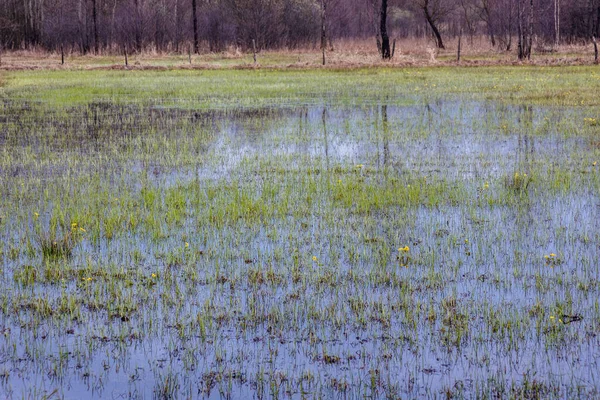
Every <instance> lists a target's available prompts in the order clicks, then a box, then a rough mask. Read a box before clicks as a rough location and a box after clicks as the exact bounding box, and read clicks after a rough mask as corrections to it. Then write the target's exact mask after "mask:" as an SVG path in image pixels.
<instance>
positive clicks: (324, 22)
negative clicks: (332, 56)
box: [321, 0, 327, 65]
mask: <svg viewBox="0 0 600 400" xmlns="http://www.w3.org/2000/svg"><path fill="white" fill-rule="evenodd" d="M325 1H326V0H321V52H322V53H323V65H325V50H326V48H327V30H326V26H327V5H326V4H325Z"/></svg>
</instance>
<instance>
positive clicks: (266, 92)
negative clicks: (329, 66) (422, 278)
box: [2, 66, 600, 108]
mask: <svg viewBox="0 0 600 400" xmlns="http://www.w3.org/2000/svg"><path fill="white" fill-rule="evenodd" d="M3 76H4V77H3V80H4V82H5V84H4V86H3V88H2V94H3V96H4V97H10V98H19V99H24V100H25V99H26V100H32V101H42V102H44V103H47V104H51V105H60V106H73V105H81V104H86V103H90V102H94V101H108V102H117V103H134V104H154V103H159V104H161V105H163V106H178V107H179V106H180V107H186V108H198V107H200V108H236V107H253V108H256V107H263V106H286V105H298V104H314V103H321V102H329V103H332V104H352V105H360V104H369V103H370V102H377V101H379V100H380V99H387V100H386V101H387V102H389V103H390V104H404V103H406V102H411V101H414V100H415V98H419V99H420V98H425V99H427V100H435V99H439V98H447V97H448V96H453V97H461V98H465V97H470V98H473V99H489V100H496V101H502V102H506V103H511V104H520V103H527V104H539V105H559V106H576V105H577V106H580V105H583V106H588V107H591V106H598V105H600V100H598V96H597V95H596V94H597V91H598V88H599V87H600V72H599V71H598V68H596V67H594V66H581V67H530V66H518V67H486V68H475V67H474V68H454V67H438V68H436V67H427V68H407V69H402V68H399V69H385V68H361V69H356V70H340V71H335V70H334V71H331V70H255V71H236V70H227V71H214V70H207V71H185V70H172V71H102V70H96V71H27V72H18V73H8V72H6V73H3Z"/></svg>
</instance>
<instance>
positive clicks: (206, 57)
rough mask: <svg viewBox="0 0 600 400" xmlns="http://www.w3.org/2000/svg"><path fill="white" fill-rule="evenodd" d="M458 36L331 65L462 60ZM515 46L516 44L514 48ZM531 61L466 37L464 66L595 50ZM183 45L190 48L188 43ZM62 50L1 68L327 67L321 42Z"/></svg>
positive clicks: (334, 52) (346, 56) (340, 52)
mask: <svg viewBox="0 0 600 400" xmlns="http://www.w3.org/2000/svg"><path fill="white" fill-rule="evenodd" d="M457 44H458V38H448V39H447V40H446V49H442V50H440V49H436V48H435V46H434V42H433V41H432V40H430V39H428V38H411V39H399V40H397V41H396V49H395V55H394V58H393V59H392V60H390V61H383V60H381V58H380V57H379V54H378V53H377V49H376V46H375V41H374V40H373V39H364V40H337V41H335V42H334V43H333V47H332V48H330V49H328V51H327V54H326V58H327V65H326V66H325V67H326V68H344V69H347V68H348V69H351V68H361V67H370V66H388V67H389V66H391V67H411V66H414V67H420V66H434V65H439V66H447V65H456V48H457ZM514 47H515V46H513V48H514ZM534 47H535V49H534V54H533V56H532V59H531V60H528V61H525V62H522V61H519V60H518V59H517V57H516V54H515V51H510V52H506V51H501V50H500V49H499V48H498V47H496V48H493V47H492V46H491V45H490V43H489V41H488V40H487V37H484V36H477V37H473V38H470V37H468V36H465V37H463V40H462V50H461V65H464V66H485V65H518V64H528V65H544V66H545V65H586V64H593V62H594V60H593V50H592V48H591V46H590V45H586V44H579V45H573V44H570V45H562V46H559V47H558V48H550V47H545V46H544V45H542V44H537V45H535V46H534ZM182 48H185V46H183V47H182ZM60 59H61V55H60V53H56V52H45V51H41V50H33V51H24V50H21V51H13V52H5V53H4V54H3V57H2V65H1V66H0V70H37V69H44V70H46V69H131V70H140V69H142V70H154V69H156V70H166V69H254V68H278V69H279V68H293V69H302V68H321V67H322V65H321V52H320V49H318V48H317V47H305V48H300V49H294V50H268V51H262V52H260V53H259V54H258V62H257V63H256V64H254V62H253V59H252V54H251V53H245V52H242V51H241V50H240V49H239V48H236V47H230V48H228V49H227V50H225V51H223V52H221V53H203V54H200V55H193V56H192V63H191V64H190V63H189V59H188V55H187V53H185V52H183V53H160V52H157V51H156V50H155V49H150V50H148V51H146V52H143V53H139V54H131V55H129V65H128V66H127V67H126V66H125V65H124V59H123V56H122V55H121V54H119V52H118V51H115V52H113V53H110V54H102V55H98V56H96V55H79V54H77V53H75V52H69V53H66V54H65V65H61V63H60Z"/></svg>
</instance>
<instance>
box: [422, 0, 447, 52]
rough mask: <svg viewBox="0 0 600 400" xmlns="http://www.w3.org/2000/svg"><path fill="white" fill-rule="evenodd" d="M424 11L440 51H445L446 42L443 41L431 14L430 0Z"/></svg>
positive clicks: (426, 3)
mask: <svg viewBox="0 0 600 400" xmlns="http://www.w3.org/2000/svg"><path fill="white" fill-rule="evenodd" d="M423 11H424V12H425V19H426V20H427V22H428V23H429V26H430V27H431V30H432V31H433V34H434V35H435V40H436V44H437V47H438V49H445V48H446V47H444V42H443V41H442V35H441V34H440V31H439V30H438V28H437V26H436V25H435V21H434V20H433V18H432V16H431V14H430V13H429V0H427V1H425V5H424V6H423Z"/></svg>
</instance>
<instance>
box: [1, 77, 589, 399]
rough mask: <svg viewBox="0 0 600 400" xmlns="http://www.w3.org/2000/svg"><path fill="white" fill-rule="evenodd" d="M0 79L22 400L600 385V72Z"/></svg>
mask: <svg viewBox="0 0 600 400" xmlns="http://www.w3.org/2000/svg"><path fill="white" fill-rule="evenodd" d="M0 82H1V84H0V85H1V86H0V197H1V199H2V200H1V202H0V333H1V335H0V398H5V397H6V398H9V399H12V398H44V397H47V398H149V397H150V398H151V397H155V398H184V397H189V398H197V397H208V398H221V397H231V398H248V397H256V398H344V399H345V398H352V399H353V398H365V397H368V398H416V397H444V396H450V397H457V398H460V397H481V398H508V397H513V398H538V397H543V398H567V397H568V398H577V397H580V398H590V397H597V396H599V395H600V393H599V392H600V381H599V379H600V375H599V373H598V371H600V368H599V366H598V362H599V360H600V350H599V349H600V336H599V335H600V306H599V303H598V299H599V298H600V286H599V285H600V281H599V280H600V230H599V227H600V224H599V223H598V221H599V220H600V196H599V195H600V113H599V109H600V108H599V106H600V97H598V95H597V94H598V92H599V89H600V70H599V69H598V67H594V66H579V67H552V68H544V67H534V66H529V67H527V66H518V67H487V68H450V67H444V68H420V69H416V68H413V69H386V68H370V69H357V70H353V71H334V70H302V71H300V70H285V71H278V70H271V71H261V70H251V71H233V70H228V71H181V70H178V71H18V72H3V73H2V74H0Z"/></svg>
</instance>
